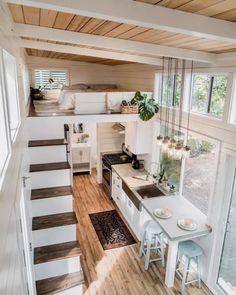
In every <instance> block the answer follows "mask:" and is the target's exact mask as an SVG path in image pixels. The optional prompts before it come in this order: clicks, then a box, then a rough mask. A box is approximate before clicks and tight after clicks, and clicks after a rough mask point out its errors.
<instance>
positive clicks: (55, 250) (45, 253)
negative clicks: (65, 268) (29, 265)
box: [34, 241, 81, 264]
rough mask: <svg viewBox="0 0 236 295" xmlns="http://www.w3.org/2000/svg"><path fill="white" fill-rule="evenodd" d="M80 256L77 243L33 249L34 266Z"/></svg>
mask: <svg viewBox="0 0 236 295" xmlns="http://www.w3.org/2000/svg"><path fill="white" fill-rule="evenodd" d="M79 255H81V249H80V244H79V242H78V241H71V242H66V243H60V244H53V245H48V246H43V247H37V248H34V264H39V263H44V262H49V261H54V260H58V259H63V258H69V257H75V256H79Z"/></svg>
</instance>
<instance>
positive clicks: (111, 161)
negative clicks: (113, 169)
mask: <svg viewBox="0 0 236 295" xmlns="http://www.w3.org/2000/svg"><path fill="white" fill-rule="evenodd" d="M122 156H126V157H127V159H122ZM102 160H103V161H105V162H106V163H107V164H108V165H109V166H112V165H116V164H125V163H131V162H132V158H131V157H130V156H128V155H126V154H125V153H116V154H104V155H103V156H102Z"/></svg>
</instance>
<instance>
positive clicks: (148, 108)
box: [131, 91, 159, 121]
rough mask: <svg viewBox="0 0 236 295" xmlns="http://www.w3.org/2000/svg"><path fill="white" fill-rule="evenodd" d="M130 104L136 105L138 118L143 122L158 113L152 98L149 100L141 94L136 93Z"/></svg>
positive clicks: (145, 95) (156, 105)
mask: <svg viewBox="0 0 236 295" xmlns="http://www.w3.org/2000/svg"><path fill="white" fill-rule="evenodd" d="M131 104H138V106H139V117H140V119H141V120H143V121H148V120H150V119H151V118H152V117H153V116H154V115H155V114H156V113H157V112H158V111H159V107H158V104H157V103H156V101H155V99H154V98H149V97H148V96H147V94H141V92H140V91H137V92H136V93H135V95H134V98H133V99H132V100H131Z"/></svg>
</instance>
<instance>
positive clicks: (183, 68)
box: [178, 60, 185, 139]
mask: <svg viewBox="0 0 236 295" xmlns="http://www.w3.org/2000/svg"><path fill="white" fill-rule="evenodd" d="M184 78H185V60H183V61H182V73H181V95H180V102H179V131H178V139H179V138H180V135H181V127H182V114H183V92H184Z"/></svg>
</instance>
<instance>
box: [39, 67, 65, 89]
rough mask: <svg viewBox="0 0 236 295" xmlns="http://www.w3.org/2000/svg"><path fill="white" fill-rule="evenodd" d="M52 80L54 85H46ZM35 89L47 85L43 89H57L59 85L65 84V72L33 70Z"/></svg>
mask: <svg viewBox="0 0 236 295" xmlns="http://www.w3.org/2000/svg"><path fill="white" fill-rule="evenodd" d="M50 78H51V79H53V81H54V83H53V84H50V83H48V80H49V79H50ZM34 81H35V88H38V87H40V86H41V87H43V86H44V85H47V86H46V87H45V89H58V88H61V85H65V84H66V72H65V71H50V70H35V71H34Z"/></svg>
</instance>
